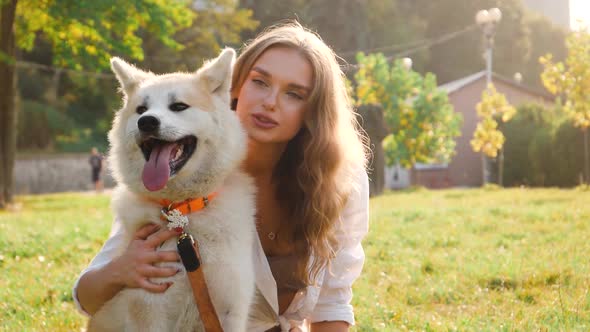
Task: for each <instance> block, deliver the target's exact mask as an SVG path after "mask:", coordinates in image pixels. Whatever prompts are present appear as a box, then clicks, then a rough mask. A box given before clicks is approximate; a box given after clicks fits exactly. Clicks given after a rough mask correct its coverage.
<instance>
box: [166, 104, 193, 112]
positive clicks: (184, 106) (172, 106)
mask: <svg viewBox="0 0 590 332" xmlns="http://www.w3.org/2000/svg"><path fill="white" fill-rule="evenodd" d="M189 107H190V106H188V105H187V104H185V103H173V104H170V106H168V108H170V110H171V111H172V112H180V111H184V110H185V109H187V108H189Z"/></svg>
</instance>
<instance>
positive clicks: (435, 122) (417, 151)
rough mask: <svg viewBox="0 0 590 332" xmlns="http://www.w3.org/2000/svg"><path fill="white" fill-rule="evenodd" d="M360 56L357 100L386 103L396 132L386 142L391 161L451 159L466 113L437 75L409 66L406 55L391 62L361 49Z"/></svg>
mask: <svg viewBox="0 0 590 332" xmlns="http://www.w3.org/2000/svg"><path fill="white" fill-rule="evenodd" d="M357 61H358V63H359V69H358V71H357V73H356V74H355V80H356V100H357V103H358V104H359V105H365V104H376V103H378V104H381V105H382V106H383V110H384V118H385V122H386V124H387V127H388V129H389V130H390V132H391V134H390V135H388V136H387V137H386V138H385V140H384V142H383V148H384V150H385V160H386V164H387V165H390V166H391V165H394V164H397V163H400V164H401V165H403V166H405V167H411V166H413V165H414V164H415V163H418V162H420V163H445V162H448V161H449V160H450V158H451V156H452V155H453V154H454V152H455V144H456V143H455V140H454V138H455V137H457V136H459V135H460V129H459V128H460V124H461V115H460V114H459V113H455V112H454V110H453V107H452V105H451V104H450V103H449V100H448V96H447V94H446V92H444V91H442V90H439V89H438V88H437V84H436V77H435V76H434V75H433V74H430V73H428V74H426V75H425V76H422V75H420V74H419V73H417V72H415V71H413V70H412V69H409V68H406V67H405V66H404V63H403V61H402V60H401V59H399V60H396V61H394V62H393V64H392V65H391V66H390V64H389V63H388V61H387V59H386V58H385V56H384V55H383V54H381V53H378V54H370V55H364V54H362V53H359V54H358V55H357Z"/></svg>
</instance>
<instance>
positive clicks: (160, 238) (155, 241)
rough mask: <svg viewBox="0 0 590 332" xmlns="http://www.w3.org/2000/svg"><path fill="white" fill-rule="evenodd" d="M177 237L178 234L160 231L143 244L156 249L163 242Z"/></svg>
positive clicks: (166, 230)
mask: <svg viewBox="0 0 590 332" xmlns="http://www.w3.org/2000/svg"><path fill="white" fill-rule="evenodd" d="M175 236H178V233H177V232H175V231H171V230H168V229H160V230H159V231H158V232H156V233H153V234H151V235H150V236H148V237H147V239H146V240H145V244H146V245H147V246H148V247H150V248H155V247H158V246H159V245H160V244H162V243H164V241H166V240H168V239H171V238H173V237H175Z"/></svg>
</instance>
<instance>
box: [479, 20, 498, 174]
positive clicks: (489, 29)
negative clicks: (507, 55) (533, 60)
mask: <svg viewBox="0 0 590 332" xmlns="http://www.w3.org/2000/svg"><path fill="white" fill-rule="evenodd" d="M501 19H502V12H501V11H500V9H498V8H491V9H488V10H485V9H484V10H480V11H478V12H477V14H476V15H475V22H476V23H477V25H479V26H480V27H481V29H482V31H483V36H484V40H485V47H486V53H485V58H486V89H487V87H488V86H489V85H490V84H491V83H492V54H493V53H492V52H493V47H494V33H495V31H496V25H497V24H498V22H500V20H501ZM481 162H482V172H483V174H482V175H483V183H484V184H486V183H488V182H489V171H488V167H487V166H488V165H487V164H488V161H487V158H486V156H485V154H484V153H483V152H482V154H481ZM501 182H502V180H500V181H499V183H501Z"/></svg>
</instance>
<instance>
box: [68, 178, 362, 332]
mask: <svg viewBox="0 0 590 332" xmlns="http://www.w3.org/2000/svg"><path fill="white" fill-rule="evenodd" d="M368 227H369V182H368V177H367V174H366V173H365V172H364V171H363V172H362V174H361V175H360V176H359V179H358V182H357V183H356V186H355V188H354V189H353V192H352V193H351V195H350V197H349V199H348V203H347V205H346V207H345V208H344V211H343V212H342V215H341V217H340V219H339V223H338V225H337V229H336V239H337V240H338V244H339V248H340V249H339V250H338V252H337V253H336V257H335V258H334V259H332V261H331V263H330V265H329V267H328V268H324V269H323V270H322V271H321V272H320V273H319V276H318V279H317V281H316V283H317V285H314V286H308V287H306V288H305V289H303V290H301V291H299V292H298V293H296V294H295V297H294V298H293V301H292V302H291V304H290V305H289V307H288V308H287V309H286V310H285V312H284V313H283V314H282V315H279V304H278V296H277V285H276V282H275V280H274V277H273V275H272V272H271V270H270V266H269V265H268V261H267V259H266V255H265V254H264V251H263V250H262V245H261V244H260V241H259V240H257V241H255V242H256V243H255V244H254V245H255V250H254V253H255V257H254V265H255V271H256V299H255V301H254V305H253V307H252V308H251V310H250V317H249V321H248V329H247V330H248V331H266V330H267V329H270V328H272V327H274V326H276V325H280V326H281V330H282V331H306V330H307V326H308V324H309V323H314V322H322V321H345V322H348V323H349V324H351V325H354V313H353V309H352V306H351V304H350V301H351V299H352V283H353V282H354V280H355V279H356V278H357V277H358V276H359V275H360V273H361V270H362V268H363V263H364V260H365V254H364V251H363V248H362V246H361V240H362V239H363V238H364V236H365V235H366V234H367V231H368ZM124 232H125V230H124V228H123V227H121V222H120V221H119V220H117V219H116V218H115V220H114V222H113V226H112V229H111V234H110V235H109V238H108V239H107V241H106V242H105V244H104V246H103V247H102V249H101V250H100V252H99V253H98V254H97V255H96V257H94V259H93V260H92V262H91V263H90V265H89V266H88V267H87V268H86V269H85V270H84V271H82V273H80V276H82V275H83V274H84V273H86V272H88V271H89V270H94V269H98V268H101V267H103V266H104V265H106V264H107V263H108V262H110V261H111V260H112V259H113V258H115V257H117V256H118V255H120V254H121V253H119V252H116V251H117V250H116V248H124V247H125V246H122V245H121V243H120V242H121V241H125V239H126V238H128V237H126V236H125V234H124ZM80 276H79V277H78V279H77V280H76V282H75V284H74V288H73V297H74V303H75V304H76V307H77V308H78V310H79V311H80V312H82V313H83V314H85V315H88V314H87V313H86V312H85V311H84V309H83V308H82V307H81V306H80V302H79V301H78V297H77V294H76V288H77V286H78V282H79V280H80Z"/></svg>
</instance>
